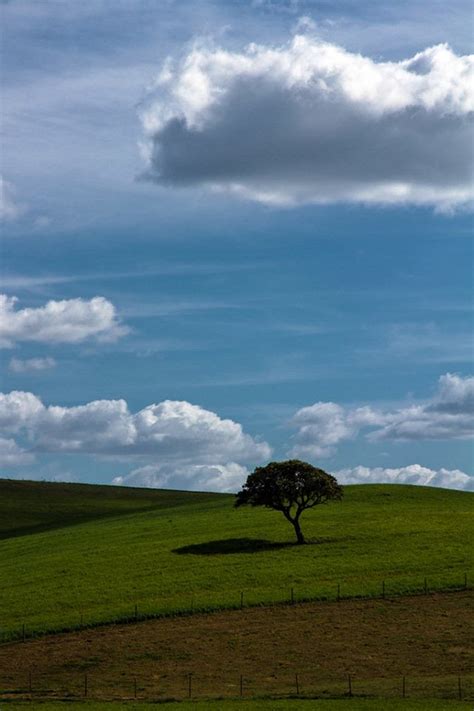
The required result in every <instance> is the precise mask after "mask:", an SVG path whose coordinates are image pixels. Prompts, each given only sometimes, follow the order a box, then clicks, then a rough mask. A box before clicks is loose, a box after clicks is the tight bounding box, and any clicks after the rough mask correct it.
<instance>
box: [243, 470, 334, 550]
mask: <svg viewBox="0 0 474 711" xmlns="http://www.w3.org/2000/svg"><path fill="white" fill-rule="evenodd" d="M341 498H342V487H341V486H339V484H338V483H337V481H336V479H335V478H334V477H333V476H331V474H327V473H326V472H325V471H323V470H322V469H317V468H316V467H313V466H312V465H311V464H308V463H307V462H300V461H299V460H298V459H290V460H288V461H286V462H270V463H269V464H267V465H266V466H265V467H257V468H256V469H255V471H254V472H253V473H252V474H249V476H248V477H247V481H246V482H245V484H244V485H243V487H242V490H241V491H239V493H238V494H237V495H236V500H235V504H234V505H235V506H243V505H244V504H250V505H251V506H266V507H267V508H269V509H275V510H276V511H281V512H282V514H283V515H284V517H285V518H286V519H287V520H288V521H289V522H290V523H291V524H292V525H293V526H294V529H295V533H296V540H297V542H298V543H300V544H301V543H306V541H305V538H304V536H303V532H302V530H301V527H300V516H301V514H302V513H303V511H306V509H312V508H313V506H317V505H318V504H324V503H326V502H327V501H331V500H336V501H338V500H340V499H341Z"/></svg>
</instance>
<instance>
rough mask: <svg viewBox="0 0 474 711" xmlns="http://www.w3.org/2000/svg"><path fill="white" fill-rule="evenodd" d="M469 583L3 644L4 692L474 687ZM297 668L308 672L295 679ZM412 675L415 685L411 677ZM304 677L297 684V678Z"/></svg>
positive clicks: (432, 690) (179, 693) (322, 692)
mask: <svg viewBox="0 0 474 711" xmlns="http://www.w3.org/2000/svg"><path fill="white" fill-rule="evenodd" d="M473 620H474V595H473V594H472V593H470V592H465V593H463V592H460V593H448V594H435V595H427V596H416V597H411V598H410V597H405V598H397V599H393V600H351V601H349V600H348V601H341V602H339V603H304V604H300V605H294V606H290V605H288V606H283V607H271V608H253V609H248V610H235V611H226V612H221V613H215V614H212V615H195V616H193V617H184V618H175V619H165V620H151V621H147V622H141V623H138V624H133V625H117V626H110V627H102V628H97V629H94V630H87V631H82V632H71V633H67V634H63V635H57V636H50V637H44V638H39V639H36V640H32V641H29V642H28V641H27V642H24V643H23V642H17V643H12V644H9V645H4V646H2V647H0V688H1V689H2V690H3V693H4V696H7V697H8V696H9V697H12V696H18V695H21V694H26V695H28V694H29V693H30V688H31V691H32V692H33V693H34V694H35V695H36V696H38V695H39V696H42V695H44V694H47V695H51V694H52V695H54V696H58V695H60V696H61V695H63V696H68V695H72V696H76V697H77V696H83V695H84V693H85V688H84V684H86V685H87V694H88V695H89V696H91V697H92V698H97V697H98V698H111V697H112V698H127V697H133V696H134V694H137V696H138V697H141V698H142V699H157V700H158V699H160V700H164V699H167V698H175V699H185V698H186V697H187V696H188V694H190V693H192V696H193V698H199V697H200V698H203V697H211V698H212V697H217V696H222V697H232V696H239V694H240V693H242V694H243V695H244V696H250V697H253V696H261V695H266V694H269V695H270V694H273V695H287V694H294V693H296V692H298V694H303V695H304V694H312V695H318V696H323V697H324V696H328V697H338V696H344V695H346V694H347V693H348V692H349V688H348V678H349V675H350V676H351V687H350V690H351V691H352V692H353V693H354V695H356V696H386V697H400V696H401V695H402V693H403V689H404V690H405V693H406V695H407V696H409V697H415V698H416V697H424V696H434V697H446V698H448V699H449V698H451V699H453V698H456V697H457V696H458V695H459V684H460V685H461V695H462V696H463V698H472V697H473V695H474V678H473V677H472V668H473V667H472V661H473V658H474V634H473V633H474V630H473V624H472V621H473ZM296 674H298V677H296ZM403 677H405V683H404V684H403ZM296 685H298V686H297V687H296Z"/></svg>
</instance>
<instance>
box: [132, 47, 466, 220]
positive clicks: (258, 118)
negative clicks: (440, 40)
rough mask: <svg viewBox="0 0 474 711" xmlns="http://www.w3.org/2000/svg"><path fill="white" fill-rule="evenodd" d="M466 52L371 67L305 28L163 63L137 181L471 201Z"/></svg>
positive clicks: (320, 196)
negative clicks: (239, 48)
mask: <svg viewBox="0 0 474 711" xmlns="http://www.w3.org/2000/svg"><path fill="white" fill-rule="evenodd" d="M472 67H473V57H471V56H464V57H463V56H457V55H456V54H455V53H454V52H453V51H452V50H451V49H450V48H449V47H448V46H447V45H437V46H434V47H431V48H429V49H426V50H425V51H423V52H420V53H419V54H416V55H415V56H414V57H410V58H408V59H406V60H403V61H399V62H377V61H375V60H373V59H371V58H369V57H366V56H362V55H360V54H355V53H351V52H348V51H345V50H344V49H342V48H341V47H339V46H337V45H334V44H330V43H328V42H323V41H321V40H319V39H317V38H315V37H313V36H311V35H309V34H300V35H296V36H295V37H294V38H293V40H292V41H291V42H290V43H288V44H286V45H284V46H281V47H270V46H263V45H250V46H248V47H247V49H246V50H245V51H243V52H240V53H239V52H231V51H226V50H224V49H220V48H215V47H207V46H205V45H204V44H200V45H199V44H196V45H195V47H194V48H193V49H192V50H191V51H190V52H189V53H188V54H187V55H186V56H185V57H183V58H182V59H181V61H179V62H173V61H172V60H171V59H169V60H168V61H167V62H166V63H165V65H164V67H163V69H162V71H161V73H160V75H159V77H158V79H157V80H156V83H155V85H154V88H153V89H152V91H151V92H150V95H149V97H148V101H147V103H146V105H145V106H144V107H143V109H142V111H141V120H142V124H143V129H144V133H145V137H146V139H147V144H146V147H145V156H146V159H147V162H148V169H147V172H146V174H145V177H146V178H148V179H149V180H151V181H154V182H157V183H159V184H161V185H177V186H188V185H205V186H207V187H210V188H211V189H215V190H225V191H227V192H230V193H235V194H237V195H241V196H243V197H246V198H250V199H253V200H257V201H260V202H264V203H269V204H281V205H292V204H299V203H322V204H324V203H332V202H338V201H351V202H360V203H378V204H404V203H411V204H421V205H433V206H435V207H436V208H437V209H440V210H450V209H452V208H453V207H455V206H458V205H463V204H465V203H467V202H468V201H469V200H471V199H472V196H473V188H472V182H471V157H470V149H469V147H470V144H471V126H470V121H469V115H470V113H471V112H472V111H473V109H474V92H473V88H472V87H473V83H472V81H471V73H472Z"/></svg>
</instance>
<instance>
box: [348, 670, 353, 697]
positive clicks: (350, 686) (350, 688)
mask: <svg viewBox="0 0 474 711" xmlns="http://www.w3.org/2000/svg"><path fill="white" fill-rule="evenodd" d="M347 681H348V684H349V696H352V679H351V675H350V674H348V675H347Z"/></svg>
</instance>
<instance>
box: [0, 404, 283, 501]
mask: <svg viewBox="0 0 474 711" xmlns="http://www.w3.org/2000/svg"><path fill="white" fill-rule="evenodd" d="M0 428H1V429H2V430H3V431H4V432H6V433H10V434H13V435H15V436H17V437H22V438H26V439H27V440H28V441H29V442H30V444H31V450H30V452H29V453H28V454H26V453H24V452H23V450H22V449H21V448H19V447H17V444H16V442H15V441H14V440H13V439H10V440H5V442H8V443H10V444H9V445H8V447H7V445H5V456H7V455H8V456H10V457H15V456H16V457H21V456H24V457H29V458H31V456H32V454H33V453H38V452H48V453H59V452H60V453H70V454H71V453H72V454H94V455H108V456H115V457H117V458H120V459H122V460H124V459H125V460H127V459H128V458H135V459H138V460H139V461H140V460H144V461H145V462H150V461H151V462H152V464H150V463H148V464H145V465H144V466H141V467H139V468H137V469H134V470H132V471H131V472H130V474H128V475H126V476H120V477H116V478H115V479H114V483H116V484H128V485H131V486H153V487H158V486H162V487H166V486H172V487H173V488H180V487H181V488H184V489H194V490H209V491H233V490H235V489H237V488H238V487H239V486H240V484H241V483H242V482H243V481H244V480H245V477H246V476H247V473H248V472H247V469H246V468H245V466H244V465H243V464H242V463H243V462H260V461H263V460H266V459H268V458H269V457H270V455H271V449H270V447H269V445H268V444H267V443H266V442H262V441H259V440H257V439H254V438H253V437H251V436H250V435H248V434H246V433H245V432H244V431H243V429H242V426H241V425H240V424H238V423H237V422H234V421H233V420H229V419H221V418H220V417H219V416H218V415H217V414H216V413H214V412H211V411H210V410H205V409H204V408H202V407H199V406H198V405H192V404H191V403H189V402H186V401H173V400H165V401H163V402H160V403H158V404H153V405H148V406H147V407H145V408H143V409H142V410H139V411H138V412H136V413H132V412H130V411H129V409H128V406H127V403H126V402H125V400H97V401H94V402H89V403H87V404H86V405H79V406H77V407H59V406H45V405H44V404H43V403H42V402H41V400H40V399H39V398H38V397H37V396H36V395H34V394H33V393H28V392H20V391H12V392H10V393H8V394H0ZM15 448H16V449H15ZM28 462H29V459H25V460H24V462H23V463H28ZM157 462H158V463H157ZM6 463H7V464H8V461H7V460H6ZM10 463H13V460H12V461H11V462H10ZM18 463H21V462H18Z"/></svg>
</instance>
